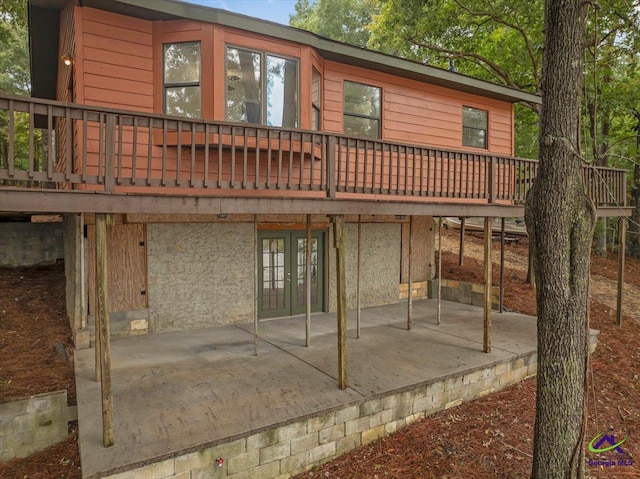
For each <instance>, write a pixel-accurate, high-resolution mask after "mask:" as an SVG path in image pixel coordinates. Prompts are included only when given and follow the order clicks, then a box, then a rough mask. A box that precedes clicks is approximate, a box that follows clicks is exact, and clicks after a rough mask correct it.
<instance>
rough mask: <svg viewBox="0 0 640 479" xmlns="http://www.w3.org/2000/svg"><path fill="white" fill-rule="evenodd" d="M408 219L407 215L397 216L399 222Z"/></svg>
mask: <svg viewBox="0 0 640 479" xmlns="http://www.w3.org/2000/svg"><path fill="white" fill-rule="evenodd" d="M406 217H407V215H396V219H397V220H403V219H405V218H406Z"/></svg>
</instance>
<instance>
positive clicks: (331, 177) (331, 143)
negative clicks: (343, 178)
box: [327, 135, 340, 198]
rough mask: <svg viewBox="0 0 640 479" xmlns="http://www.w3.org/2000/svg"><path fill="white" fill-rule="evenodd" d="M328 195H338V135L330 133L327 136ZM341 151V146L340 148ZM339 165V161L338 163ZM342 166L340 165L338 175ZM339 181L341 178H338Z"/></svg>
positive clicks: (330, 196)
mask: <svg viewBox="0 0 640 479" xmlns="http://www.w3.org/2000/svg"><path fill="white" fill-rule="evenodd" d="M327 142H328V145H327V197H329V198H335V197H336V137H335V136H333V135H330V136H329V137H328V138H327ZM338 151H340V148H338ZM338 165H339V163H338ZM339 175H340V168H339V166H338V176H339ZM338 181H339V180H338Z"/></svg>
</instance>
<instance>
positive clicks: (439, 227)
mask: <svg viewBox="0 0 640 479" xmlns="http://www.w3.org/2000/svg"><path fill="white" fill-rule="evenodd" d="M441 313H442V217H439V218H438V307H437V308H436V320H437V321H436V322H437V323H438V324H440V316H441Z"/></svg>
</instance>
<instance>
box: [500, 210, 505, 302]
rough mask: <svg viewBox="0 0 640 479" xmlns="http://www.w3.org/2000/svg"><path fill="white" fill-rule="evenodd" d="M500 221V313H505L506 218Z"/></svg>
mask: <svg viewBox="0 0 640 479" xmlns="http://www.w3.org/2000/svg"><path fill="white" fill-rule="evenodd" d="M500 221H501V223H500V312H501V313H504V218H501V219H500Z"/></svg>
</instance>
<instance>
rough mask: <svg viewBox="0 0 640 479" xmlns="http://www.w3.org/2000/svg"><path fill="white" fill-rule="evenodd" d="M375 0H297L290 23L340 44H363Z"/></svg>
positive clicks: (376, 5)
mask: <svg viewBox="0 0 640 479" xmlns="http://www.w3.org/2000/svg"><path fill="white" fill-rule="evenodd" d="M378 3H379V2H378V0H317V1H316V2H310V1H309V0H298V1H297V2H296V4H295V9H296V13H295V14H294V15H291V16H290V17H289V24H290V25H291V26H293V27H296V28H301V29H303V30H308V31H310V32H313V33H317V34H318V35H321V36H323V37H327V38H331V39H333V40H337V41H339V42H343V43H349V44H351V45H357V46H361V47H364V46H366V45H367V42H368V41H369V30H368V28H367V26H368V24H369V23H370V22H371V19H372V17H373V15H375V14H376V12H377V11H378Z"/></svg>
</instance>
